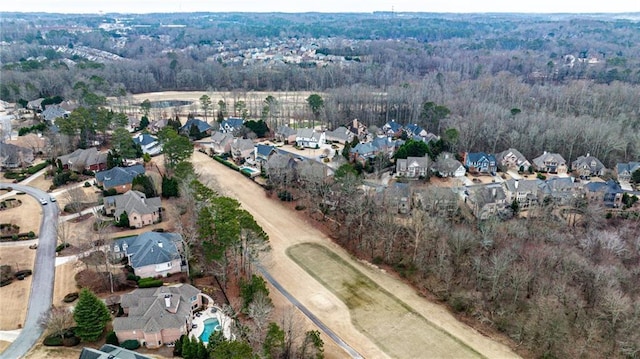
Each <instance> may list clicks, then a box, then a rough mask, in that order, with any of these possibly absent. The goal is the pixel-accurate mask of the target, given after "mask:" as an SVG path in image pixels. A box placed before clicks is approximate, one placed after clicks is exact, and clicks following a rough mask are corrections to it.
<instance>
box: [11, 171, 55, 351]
mask: <svg viewBox="0 0 640 359" xmlns="http://www.w3.org/2000/svg"><path fill="white" fill-rule="evenodd" d="M8 187H12V188H13V189H14V190H17V191H22V192H25V193H26V194H28V195H30V196H33V197H35V198H36V200H38V199H40V198H45V199H46V201H47V202H48V204H46V205H41V208H42V222H41V223H40V236H39V243H38V249H37V251H36V259H35V263H34V266H33V279H32V283H31V294H30V295H29V308H28V311H27V318H26V320H25V322H24V324H23V326H22V327H23V329H22V331H21V332H20V334H19V335H18V337H17V338H16V339H15V341H13V343H12V344H11V345H10V346H9V347H8V348H7V349H6V350H5V351H4V352H2V353H0V358H3V359H4V358H7V359H14V358H20V357H22V356H24V355H25V354H26V353H27V352H28V351H29V350H31V348H32V347H33V346H34V345H35V343H36V342H37V341H38V339H39V338H40V336H42V333H43V331H44V329H43V328H42V326H40V323H39V322H40V318H41V317H42V315H43V314H44V313H46V312H47V311H48V310H49V308H51V302H52V300H53V285H54V277H55V258H56V237H57V233H56V232H57V223H58V212H59V208H58V205H57V203H51V202H49V196H50V194H49V193H47V192H44V191H42V190H39V189H37V188H33V187H29V186H24V185H18V184H7V183H0V188H2V189H6V188H8ZM36 218H37V215H36V214H35V213H34V214H33V220H34V221H35V220H36ZM25 299H26V298H25Z"/></svg>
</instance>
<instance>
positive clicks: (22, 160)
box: [0, 142, 34, 169]
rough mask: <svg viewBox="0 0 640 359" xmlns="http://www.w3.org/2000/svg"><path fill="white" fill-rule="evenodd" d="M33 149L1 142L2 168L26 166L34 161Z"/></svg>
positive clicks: (0, 164)
mask: <svg viewBox="0 0 640 359" xmlns="http://www.w3.org/2000/svg"><path fill="white" fill-rule="evenodd" d="M33 159H34V157H33V150H32V149H30V148H25V147H20V146H16V145H12V144H8V143H2V142H0V168H2V169H11V168H19V167H22V168H26V167H29V166H31V164H32V163H33Z"/></svg>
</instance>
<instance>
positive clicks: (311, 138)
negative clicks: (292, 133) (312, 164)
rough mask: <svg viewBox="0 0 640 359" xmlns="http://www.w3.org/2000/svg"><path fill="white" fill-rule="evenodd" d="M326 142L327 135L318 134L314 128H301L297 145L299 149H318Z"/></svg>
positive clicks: (297, 136) (297, 137)
mask: <svg viewBox="0 0 640 359" xmlns="http://www.w3.org/2000/svg"><path fill="white" fill-rule="evenodd" d="M325 142H326V136H325V133H324V132H316V131H315V130H314V129H313V128H301V129H299V130H298V133H297V134H296V144H297V145H298V146H299V147H307V148H318V147H320V146H321V145H324V144H325Z"/></svg>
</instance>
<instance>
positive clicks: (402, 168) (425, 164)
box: [396, 156, 431, 178]
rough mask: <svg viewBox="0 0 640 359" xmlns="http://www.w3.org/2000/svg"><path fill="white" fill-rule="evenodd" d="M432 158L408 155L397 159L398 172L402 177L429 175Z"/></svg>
mask: <svg viewBox="0 0 640 359" xmlns="http://www.w3.org/2000/svg"><path fill="white" fill-rule="evenodd" d="M430 166H431V160H430V159H429V157H427V156H424V157H407V158H406V159H397V160H396V174H397V175H398V176H401V177H408V178H418V177H423V178H424V177H427V176H428V174H429V167H430Z"/></svg>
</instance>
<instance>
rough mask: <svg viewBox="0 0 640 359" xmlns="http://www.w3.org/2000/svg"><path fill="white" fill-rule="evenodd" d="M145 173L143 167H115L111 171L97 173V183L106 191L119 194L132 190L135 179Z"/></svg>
mask: <svg viewBox="0 0 640 359" xmlns="http://www.w3.org/2000/svg"><path fill="white" fill-rule="evenodd" d="M144 173H145V170H144V166H143V165H135V166H131V167H113V168H112V169H110V170H106V171H100V172H98V173H96V183H97V184H98V185H99V186H102V188H103V189H104V190H105V191H108V190H110V189H112V188H113V189H115V190H116V192H118V193H125V192H127V191H129V190H131V185H132V183H133V179H134V178H135V177H136V176H138V175H142V174H144Z"/></svg>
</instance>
